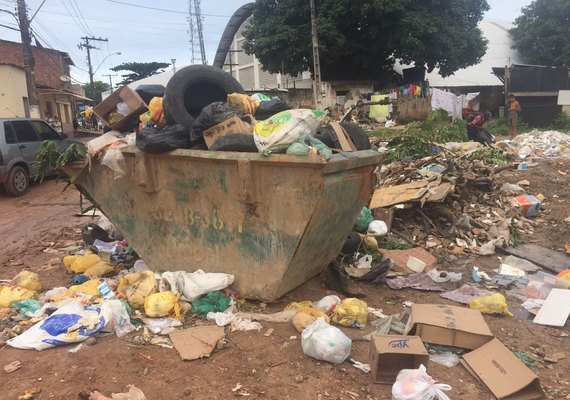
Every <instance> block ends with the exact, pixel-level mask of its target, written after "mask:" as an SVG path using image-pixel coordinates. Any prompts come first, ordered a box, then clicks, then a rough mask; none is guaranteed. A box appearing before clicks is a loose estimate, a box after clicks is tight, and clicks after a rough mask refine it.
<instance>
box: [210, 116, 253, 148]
mask: <svg viewBox="0 0 570 400" xmlns="http://www.w3.org/2000/svg"><path fill="white" fill-rule="evenodd" d="M252 122H253V118H252ZM231 133H249V134H253V128H252V125H250V124H248V123H247V122H244V121H242V120H241V119H240V118H239V117H237V116H233V117H230V118H228V119H226V120H225V121H224V122H220V123H219V124H218V125H214V126H212V127H211V128H208V129H206V130H205V131H204V133H203V135H204V141H205V142H206V146H207V147H208V149H209V148H210V147H212V145H213V144H214V142H215V141H216V140H217V139H218V138H219V137H222V136H226V135H228V134H231Z"/></svg>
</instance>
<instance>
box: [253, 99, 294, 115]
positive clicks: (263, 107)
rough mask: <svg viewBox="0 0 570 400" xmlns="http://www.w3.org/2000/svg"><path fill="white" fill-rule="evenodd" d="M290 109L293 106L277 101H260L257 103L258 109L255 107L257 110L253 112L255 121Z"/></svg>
mask: <svg viewBox="0 0 570 400" xmlns="http://www.w3.org/2000/svg"><path fill="white" fill-rule="evenodd" d="M292 108H293V106H292V105H291V104H287V103H284V102H282V101H281V100H277V99H271V100H268V101H262V102H261V103H259V107H257V110H256V111H255V119H259V120H263V119H267V118H269V117H271V116H273V115H275V114H277V113H278V112H281V111H285V110H291V109H292Z"/></svg>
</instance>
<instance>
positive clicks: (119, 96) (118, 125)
mask: <svg viewBox="0 0 570 400" xmlns="http://www.w3.org/2000/svg"><path fill="white" fill-rule="evenodd" d="M122 102H125V103H127V105H128V106H129V109H130V110H131V112H130V113H129V115H127V116H125V117H123V118H121V119H120V120H119V121H117V122H115V123H113V124H111V123H109V121H108V119H107V116H108V114H109V113H110V112H111V111H116V110H117V104H119V103H122ZM147 110H148V106H147V104H146V103H145V102H144V100H143V99H142V97H140V96H139V94H138V93H137V92H135V91H134V90H132V89H131V88H130V87H128V86H123V87H121V88H119V89H117V90H115V91H114V92H113V93H111V95H110V96H109V97H107V98H106V99H105V100H103V101H102V102H101V103H99V104H97V105H96V106H95V107H93V112H94V113H95V114H96V115H97V117H99V119H100V120H102V121H103V123H104V124H105V125H107V126H108V127H110V128H112V129H116V130H118V131H121V130H122V129H126V128H130V127H128V126H126V124H127V123H128V122H129V121H130V120H131V118H132V117H134V116H135V115H136V116H138V115H140V114H142V113H144V112H145V111H147Z"/></svg>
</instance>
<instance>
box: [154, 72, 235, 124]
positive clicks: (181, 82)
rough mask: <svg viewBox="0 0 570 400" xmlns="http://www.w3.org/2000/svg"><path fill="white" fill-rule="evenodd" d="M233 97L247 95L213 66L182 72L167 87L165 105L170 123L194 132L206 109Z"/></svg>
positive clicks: (228, 76) (174, 76) (232, 78)
mask: <svg viewBox="0 0 570 400" xmlns="http://www.w3.org/2000/svg"><path fill="white" fill-rule="evenodd" d="M230 93H244V90H243V87H242V86H241V85H240V83H239V82H238V81H237V80H236V79H235V78H234V77H233V76H231V75H230V74H228V73H227V72H224V71H223V70H221V69H219V68H216V67H212V66H210V65H190V66H188V67H184V68H181V69H180V70H178V71H177V72H176V73H175V74H174V75H173V76H172V78H170V81H168V84H167V85H166V90H165V92H164V103H163V109H164V114H165V117H166V120H167V121H176V122H177V123H179V124H180V125H183V126H185V127H188V128H190V127H192V123H193V122H194V118H196V117H197V116H198V114H200V111H202V108H204V107H205V106H207V105H208V104H211V103H213V102H215V101H226V100H227V95H228V94H230Z"/></svg>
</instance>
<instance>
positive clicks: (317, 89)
mask: <svg viewBox="0 0 570 400" xmlns="http://www.w3.org/2000/svg"><path fill="white" fill-rule="evenodd" d="M309 1H310V3H311V37H312V41H313V69H314V72H313V74H314V78H315V79H314V80H315V84H314V87H313V92H314V96H315V107H316V108H317V109H319V110H320V109H322V108H323V104H322V103H323V102H322V92H321V62H320V61H319V38H318V37H317V11H316V7H315V0H309Z"/></svg>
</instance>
